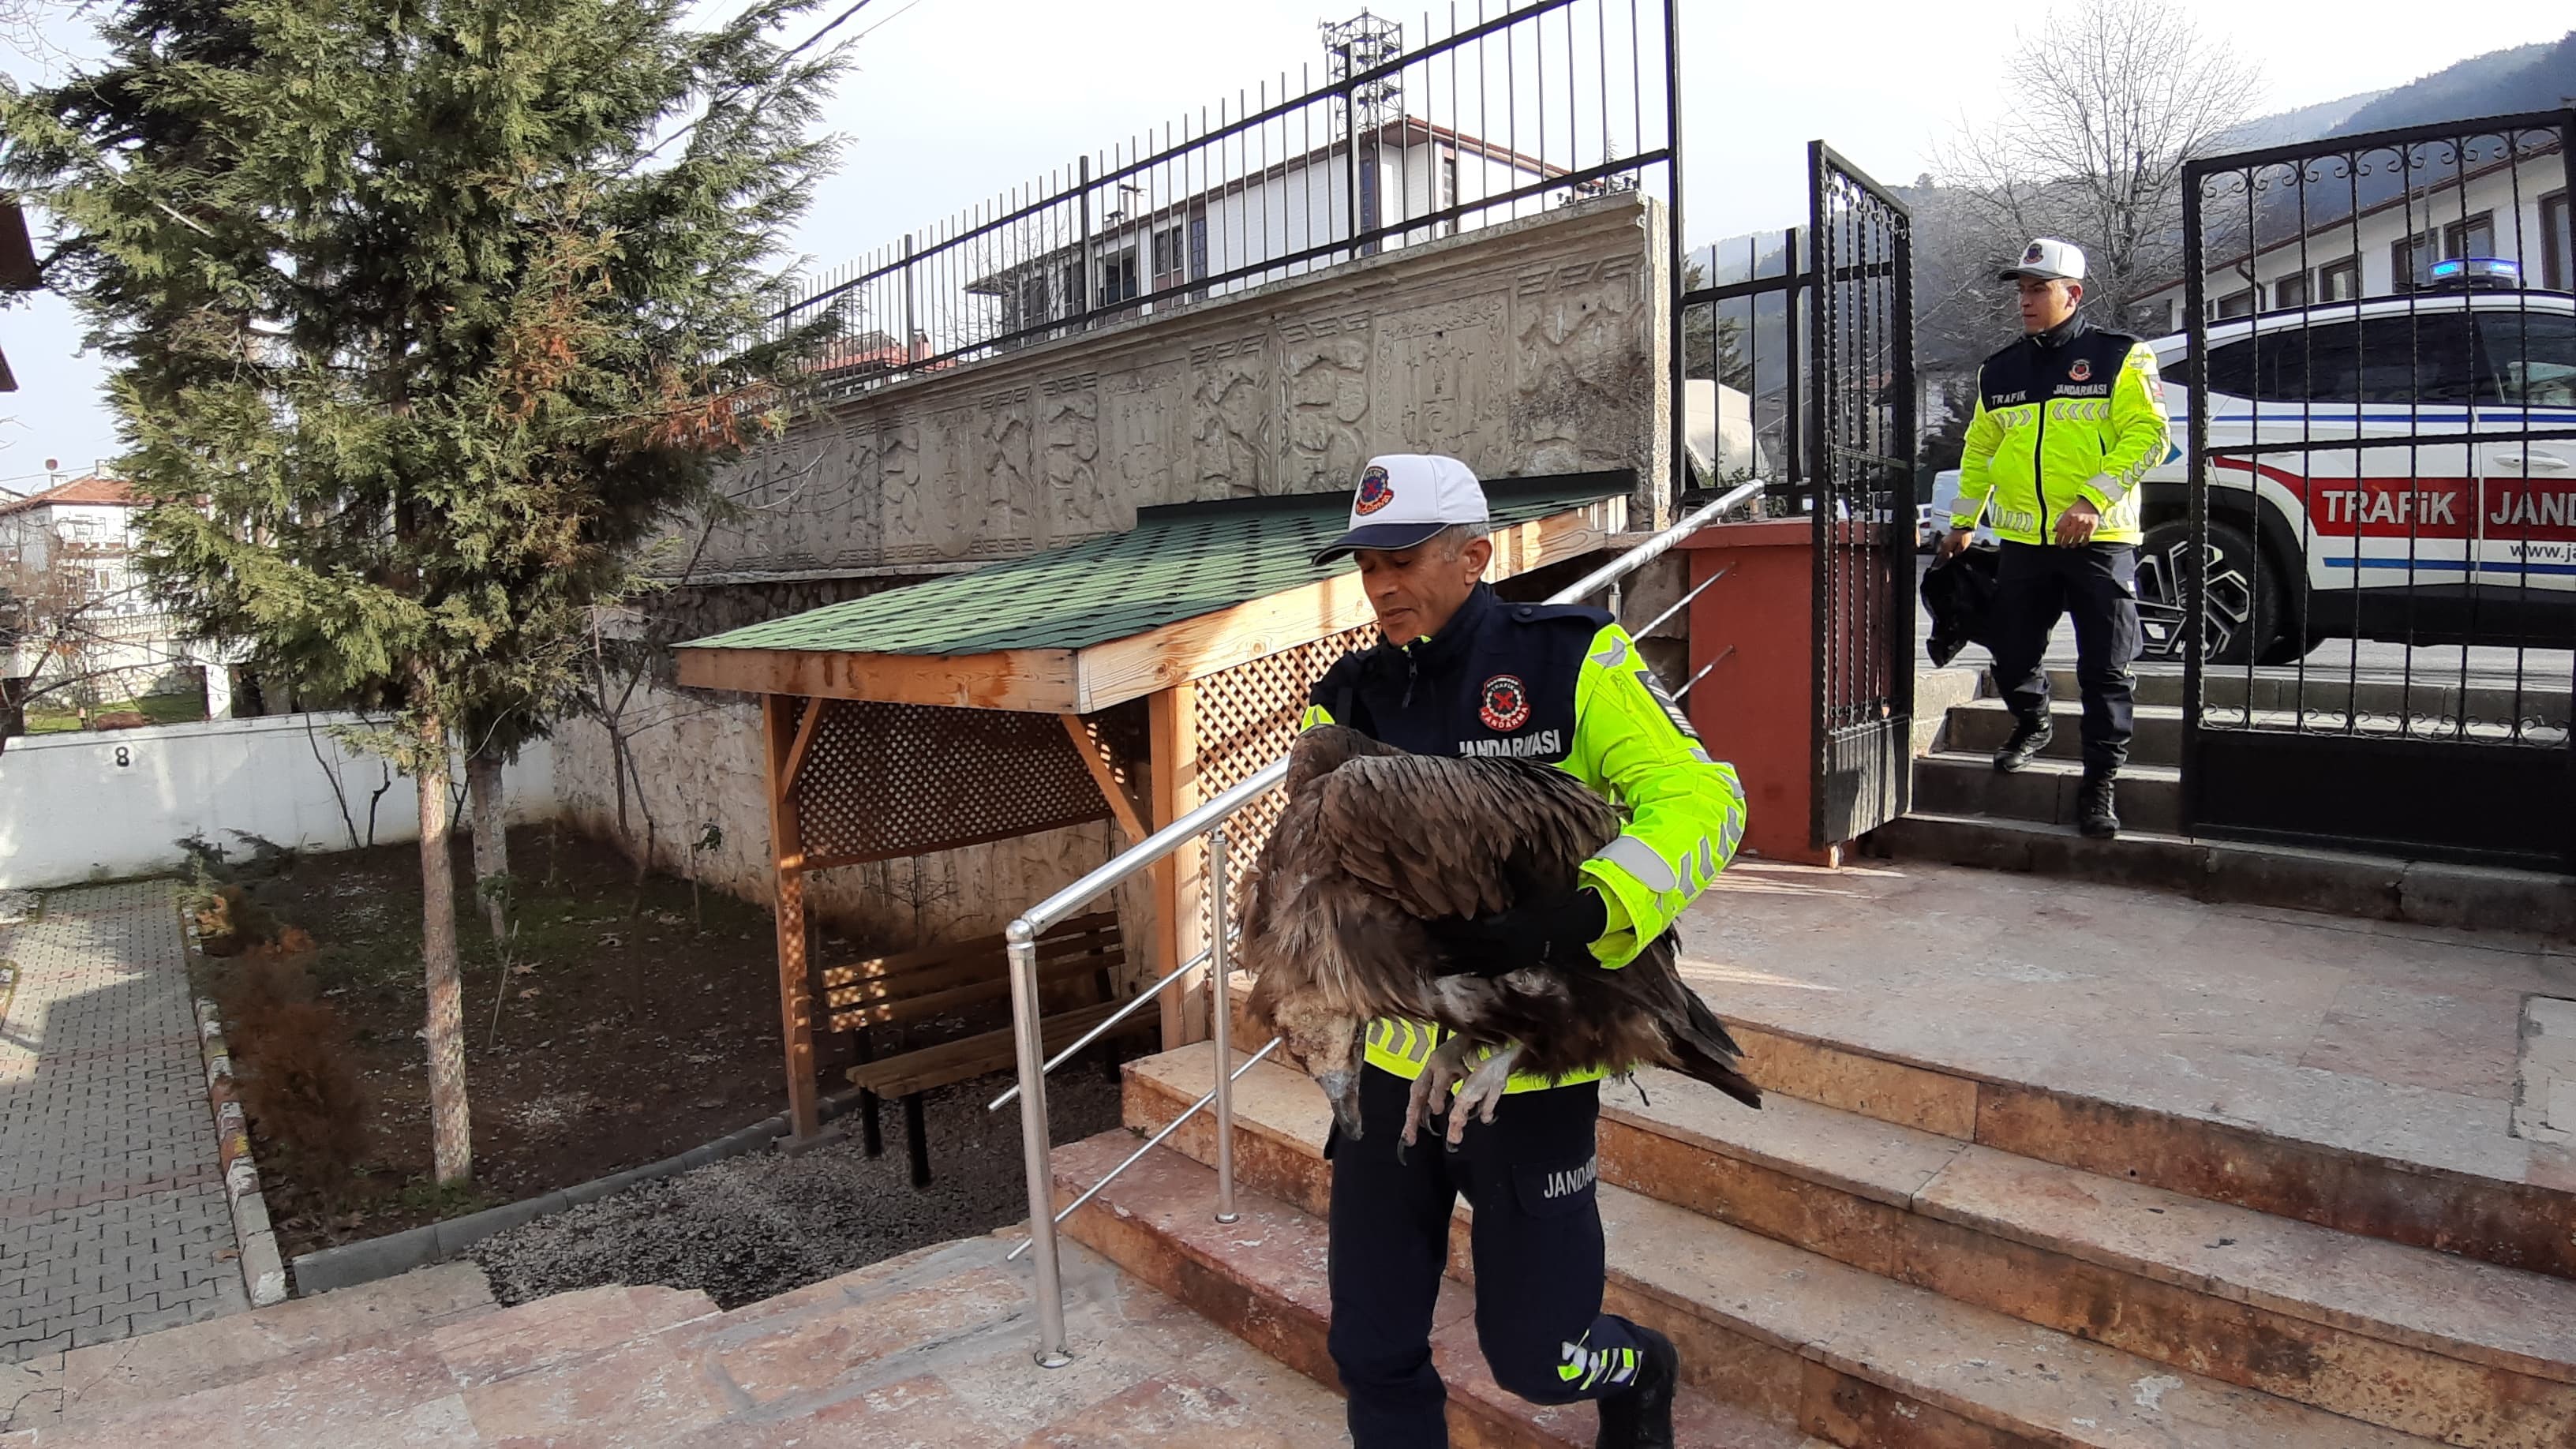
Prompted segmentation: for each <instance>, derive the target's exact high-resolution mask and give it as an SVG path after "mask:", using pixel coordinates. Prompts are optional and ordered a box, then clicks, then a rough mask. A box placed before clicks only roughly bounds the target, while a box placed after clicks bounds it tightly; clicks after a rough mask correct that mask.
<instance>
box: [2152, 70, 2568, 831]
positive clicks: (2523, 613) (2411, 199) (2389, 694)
mask: <svg viewBox="0 0 2576 1449" xmlns="http://www.w3.org/2000/svg"><path fill="white" fill-rule="evenodd" d="M2184 182H2185V193H2186V195H2187V196H2188V197H2189V198H2190V204H2189V205H2188V206H2187V208H2186V211H2185V215H2184V231H2185V235H2184V253H2185V274H2184V279H2183V280H2184V288H2183V293H2184V295H2183V299H2182V305H2183V307H2184V309H2185V313H2186V317H2187V326H2188V350H2187V352H2186V353H2184V354H2183V355H2182V356H2180V357H2177V358H2172V359H2170V362H2171V364H2172V365H2171V366H2169V368H2168V370H2169V372H2172V373H2175V374H2178V375H2179V376H2180V377H2181V378H2183V379H2185V380H2187V381H2188V384H2189V404H2188V413H2187V418H2188V433H2187V437H2188V452H2187V463H2188V472H2189V482H2188V508H2187V512H2176V513H2169V514H2168V515H2167V516H2165V517H2162V518H2158V517H2157V516H2156V503H2155V498H2154V495H2153V494H2152V492H2151V494H2150V500H2149V503H2150V517H2149V520H2148V522H2149V525H2150V526H2149V530H2148V534H2147V539H2146V542H2145V544H2144V546H2143V547H2142V549H2141V554H2140V563H2139V572H2140V589H2141V593H2142V594H2143V595H2146V596H2149V597H2159V596H2161V597H2174V596H2177V595H2179V596H2182V597H2184V598H2185V599H2186V601H2187V603H2188V606H2189V611H2188V615H2187V618H2186V623H2185V629H2184V635H2185V637H2184V638H2183V639H2182V640H2181V641H2180V643H2181V644H2182V645H2183V646H2184V647H2183V651H2182V652H2183V653H2184V654H2185V657H2186V669H2185V672H2186V688H2185V696H2186V710H2187V717H2186V730H2185V737H2184V738H2185V770H2186V788H2185V794H2186V810H2187V812H2188V813H2189V816H2190V818H2191V820H2192V822H2193V823H2194V824H2195V827H2196V828H2202V829H2207V830H2210V831H2213V832H2215V833H2229V832H2235V833H2250V834H2269V835H2288V836H2297V837H2302V838H2318V839H2328V840H2334V841H2340V842H2347V843H2356V844H2364V845H2374V846H2383V847H2385V846H2394V847H2401V848H2404V849H2406V850H2408V851H2411V852H2421V851H2431V852H2437V853H2453V854H2470V855H2488V856H2499V857H2505V858H2513V859H2524V860H2533V859H2542V860H2553V861H2554V860H2564V859H2567V858H2568V852H2569V845H2570V841H2571V835H2570V829H2569V824H2568V819H2569V817H2568V815H2567V813H2566V810H2565V809H2564V808H2563V807H2564V806H2565V805H2566V804H2567V803H2569V802H2568V800H2567V796H2568V781H2569V779H2570V762H2571V757H2570V755H2569V734H2568V715H2569V709H2568V700H2569V694H2570V690H2571V686H2576V652H2571V651H2572V650H2576V296H2571V289H2576V256H2571V250H2570V245H2569V233H2568V219H2567V218H2568V198H2569V196H2570V194H2571V192H2576V111H2560V112H2551V113H2544V114H2537V115H2522V116H2507V117H2496V118H2488V119H2481V120H2474V121H2461V122H2451V123H2445V124H2442V125H2437V126H2426V127H2417V128H2412V129H2408V130H2402V131H2387V132H2379V133H2374V134H2371V135H2364V136H2354V137H2347V138H2336V139H2333V140H2329V141H2325V142H2320V143H2314V144H2307V145H2298V146H2285V147H2278V148H2273V149H2268V150H2262V151H2254V152H2247V153H2242V154H2238V155H2231V156H2220V157H2212V158H2206V159H2203V160H2199V161H2195V162H2193V163H2191V164H2190V166H2189V167H2188V168H2187V169H2186V171H2185V178H2184ZM2177 421H2181V419H2177ZM2365 781H2367V782H2369V783H2368V786H2367V788H2363V787H2362V782H2365Z"/></svg>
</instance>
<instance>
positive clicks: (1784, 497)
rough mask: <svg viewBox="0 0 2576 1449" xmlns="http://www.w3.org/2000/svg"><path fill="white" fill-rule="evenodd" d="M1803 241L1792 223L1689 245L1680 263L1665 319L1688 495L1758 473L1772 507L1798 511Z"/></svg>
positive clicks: (1802, 441)
mask: <svg viewBox="0 0 2576 1449" xmlns="http://www.w3.org/2000/svg"><path fill="white" fill-rule="evenodd" d="M1806 246H1807V243H1806V233H1805V231H1804V230H1803V229H1802V228H1799V227H1794V226H1793V227H1787V228H1783V229H1781V230H1778V231H1769V232H1757V233H1754V234H1752V235H1749V236H1741V237H1733V238H1729V239H1728V240H1726V241H1723V242H1719V243H1717V244H1716V245H1714V246H1709V247H1703V248H1695V249H1693V250H1692V251H1691V253H1690V254H1689V257H1688V259H1687V260H1686V261H1685V262H1684V264H1683V269H1682V275H1681V278H1680V295H1679V296H1677V297H1676V298H1675V304H1676V305H1675V317H1676V326H1677V327H1678V328H1679V332H1680V338H1681V353H1682V375H1683V383H1682V404H1683V415H1684V434H1683V448H1684V451H1683V457H1684V459H1685V461H1686V463H1687V464H1688V469H1689V471H1688V475H1687V479H1686V484H1687V490H1688V491H1689V492H1690V493H1692V494H1698V493H1704V492H1714V491H1717V490H1720V489H1723V488H1727V487H1730V486H1732V485H1733V484H1735V483H1737V482H1740V481H1742V480H1743V479H1746V478H1753V477H1760V478H1765V479H1769V480H1772V482H1773V485H1774V493H1775V496H1774V497H1773V498H1772V500H1771V501H1770V504H1769V506H1770V507H1771V508H1772V509H1773V510H1774V511H1777V512H1795V511H1796V510H1797V508H1798V507H1799V502H1798V500H1799V499H1800V498H1801V497H1802V496H1803V493H1802V491H1801V490H1802V488H1803V483H1802V480H1803V479H1804V478H1805V477H1806V470H1805V466H1804V461H1805V454H1806V431H1805V429H1804V427H1803V425H1802V424H1801V422H1800V419H1799V402H1800V399H1801V397H1802V395H1803V392H1804V389H1805V385H1806V383H1807V380H1808V379H1807V376H1806V374H1805V372H1804V371H1803V370H1802V368H1801V366H1800V362H1799V351H1800V342H1801V339H1802V337H1803V336H1804V334H1805V331H1806V314H1805V310H1804V298H1805V296H1806V292H1805V287H1806V281H1807V271H1806V265H1807V253H1806Z"/></svg>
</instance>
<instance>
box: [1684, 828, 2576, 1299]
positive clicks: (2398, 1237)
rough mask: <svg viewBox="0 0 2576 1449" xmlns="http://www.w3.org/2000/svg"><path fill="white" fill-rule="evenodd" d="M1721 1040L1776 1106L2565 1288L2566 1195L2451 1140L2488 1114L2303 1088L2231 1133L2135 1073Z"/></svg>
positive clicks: (2213, 1110) (1759, 1033) (1787, 1032)
mask: <svg viewBox="0 0 2576 1449" xmlns="http://www.w3.org/2000/svg"><path fill="white" fill-rule="evenodd" d="M2034 828H2035V827H2034ZM2070 838H2071V837H2070ZM2082 843H2083V844H2086V845H2092V844H2096V842H2091V841H2085V842H2082ZM1728 1025H1729V1028H1730V1030H1731V1031H1732V1032H1733V1033H1734V1035H1735V1037H1736V1039H1737V1041H1738V1042H1739V1043H1741V1044H1742V1045H1743V1047H1744V1049H1745V1053H1746V1057H1747V1059H1748V1063H1749V1064H1748V1066H1747V1068H1746V1070H1747V1072H1748V1073H1749V1074H1750V1075H1752V1076H1753V1078H1754V1079H1755V1080H1756V1081H1759V1082H1761V1083H1763V1084H1764V1086H1765V1088H1766V1089H1769V1090H1774V1091H1778V1092H1781V1093H1783V1094H1786V1095H1788V1096H1791V1097H1796V1098H1800V1099H1803V1100H1806V1101H1810V1102H1816V1103H1820V1104H1822V1105H1826V1106H1831V1107H1836V1108H1840V1109H1842V1110H1844V1111H1848V1112H1856V1113H1859V1114H1861V1115H1863V1116H1866V1117H1872V1118H1876V1119H1878V1120H1880V1121H1885V1122H1893V1123H1895V1124H1897V1125H1900V1126H1907V1127H1914V1128H1917V1129H1920V1130H1924V1131H1929V1132H1933V1133H1936V1134H1939V1135H1941V1136H1945V1137H1950V1138H1955V1139H1958V1140H1960V1141H1964V1142H1974V1143H1976V1144H1977V1145H1980V1146H1984V1147H1989V1148H1993V1149H1995V1150H1997V1151H2000V1152H2007V1153H2011V1154H2013V1155H2015V1156H2020V1157H2027V1158H2033V1159H2037V1160H2039V1161H2044V1162H2052V1163H2056V1164H2058V1165H2060V1166H2065V1167H2073V1168H2080V1169H2083V1170H2085V1171H2089V1172H2094V1173H2098V1174H2101V1175H2102V1176H2105V1177H2111V1178H2117V1179H2121V1180H2124V1181H2129V1182H2135V1183H2139V1184H2143V1185H2145V1186H2150V1187H2159V1188H2163V1189H2166V1190H2168V1191H2171V1192H2177V1193H2181V1194H2183V1195H2185V1196H2188V1197H2194V1198H2199V1199H2202V1200H2204V1201H2207V1202H2212V1203H2225V1204H2230V1205H2233V1206H2237V1207H2243V1208H2250V1209H2253V1210H2255V1211H2257V1212H2261V1213H2266V1214H2270V1215H2272V1216H2275V1217H2282V1218H2289V1219H2294V1220H2296V1221H2300V1222H2304V1223H2310V1224H2314V1225H2316V1226H2319V1227H2325V1228H2332V1229H2335V1230H2337V1231H2340V1232H2344V1233H2349V1234H2352V1235H2354V1236H2356V1237H2361V1238H2376V1239H2383V1240H2385V1241H2388V1242H2391V1243H2398V1244H2404V1245H2406V1246H2410V1247H2417V1248H2429V1249H2433V1250H2436V1251H2439V1252H2444V1253H2450V1254H2455V1255H2457V1256H2460V1257H2462V1258H2472V1259H2478V1260H2481V1261H2484V1262H2489V1263H2494V1264H2497V1265H2499V1266H2502V1267H2508V1268H2516V1269H2522V1270H2526V1271H2529V1272H2533V1273H2539V1274H2546V1275H2548V1276H2550V1277H2553V1278H2576V1233H2571V1232H2570V1231H2569V1225H2570V1224H2571V1223H2576V1177H2568V1176H2566V1175H2565V1173H2564V1169H2563V1168H2560V1167H2554V1166H2547V1165H2545V1164H2543V1163H2542V1162H2541V1161H2540V1158H2541V1157H2542V1156H2543V1155H2545V1154H2544V1153H2542V1152H2540V1151H2538V1150H2535V1151H2534V1153H2533V1154H2532V1156H2531V1158H2530V1159H2529V1160H2525V1159H2523V1158H2519V1157H2511V1156H2508V1155H2497V1154H2493V1153H2490V1152H2489V1151H2488V1149H2487V1148H2486V1147H2485V1146H2484V1145H2483V1144H2485V1143H2486V1141H2487V1140H2488V1139H2487V1138H2486V1137H2485V1136H2483V1135H2479V1134H2474V1133H2468V1132H2463V1131H2459V1130H2456V1128H2457V1126H2458V1124H2457V1123H2455V1122H2454V1121H2453V1120H2452V1116H2451V1114H2454V1113H2483V1112H2485V1111H2487V1110H2488V1108H2489V1107H2490V1106H2491V1105H2492V1104H2486V1103H2479V1102H2468V1101H2450V1100H2446V1099H2444V1098H2443V1097H2441V1096H2440V1095H2439V1094H2431V1093H2425V1092H2422V1091H2418V1090H2413V1089H2408V1088H2404V1087H2398V1086H2390V1085H2388V1084H2384V1083H2373V1082H2370V1081H2367V1080H2363V1079H2355V1078H2351V1077H2332V1076H2328V1075H2326V1074H2313V1075H2303V1076H2301V1077H2300V1078H2299V1079H2298V1082H2297V1084H2296V1085H2297V1087H2298V1088H2299V1089H2301V1090H2305V1091H2307V1092H2308V1093H2310V1095H2311V1100H2309V1101H2307V1102H2306V1103H2304V1104H2303V1109H2302V1111H2301V1112H2300V1113H2299V1114H2296V1115H2292V1116H2289V1117H2286V1118H2285V1117H2282V1116H2280V1115H2279V1114H2267V1116H2268V1120H2264V1121H2262V1122H2259V1123H2257V1122H2254V1121H2249V1120H2246V1119H2244V1118H2240V1117H2237V1116H2234V1115H2231V1113H2230V1111H2229V1108H2228V1103H2227V1098H2228V1097H2229V1096H2231V1095H2234V1093H2232V1092H2231V1091H2230V1090H2229V1089H2228V1087H2227V1086H2226V1085H2225V1084H2221V1083H2218V1082H2215V1081H2183V1080H2163V1079H2160V1078H2158V1077H2157V1075H2156V1073H2155V1072H2154V1071H2153V1070H2149V1071H2146V1072H2132V1073H2106V1074H2097V1076H2096V1079H2095V1080H2096V1085H2095V1086H2094V1087H2092V1088H2091V1089H2089V1090H2076V1089H2071V1088H2068V1087H2065V1086H2063V1085H2059V1084H2055V1083H2052V1082H2050V1081H2047V1080H2043V1079H2041V1077H2042V1074H2041V1073H2040V1072H2039V1071H2036V1070H2030V1069H2019V1070H2014V1069H2009V1068H2006V1067H2004V1066H2002V1065H2001V1064H1999V1063H1988V1064H1986V1065H1983V1066H1971V1065H1958V1064H1952V1063H1946V1062H1943V1061H1939V1060H1934V1059H1928V1058H1924V1057H1919V1056H1912V1055H1905V1054H1899V1053H1890V1052H1879V1051H1873V1050H1871V1049H1869V1048H1867V1047H1865V1046H1859V1045H1855V1044H1853V1043H1851V1042H1848V1041H1842V1040H1828V1039H1822V1038H1819V1037H1818V1036H1816V1035H1813V1034H1811V1033H1808V1032H1803V1031H1799V1030H1794V1029H1785V1028H1781V1029H1775V1028H1773V1027H1771V1026H1768V1025H1765V1024H1764V1023H1761V1022H1759V1021H1754V1020H1748V1019H1745V1018H1744V1017H1743V1016H1742V1015H1741V1014H1740V1013H1739V1014H1737V1015H1735V1016H1733V1017H1731V1018H1730V1020H1729V1023H1728ZM2516 1145H2520V1144H2516ZM2508 1174H2515V1175H2508Z"/></svg>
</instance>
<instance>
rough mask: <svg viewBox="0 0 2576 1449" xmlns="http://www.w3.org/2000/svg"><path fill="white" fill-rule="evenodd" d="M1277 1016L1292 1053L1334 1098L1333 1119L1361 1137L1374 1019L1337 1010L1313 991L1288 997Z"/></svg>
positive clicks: (1329, 1095) (1352, 1135) (1350, 1133)
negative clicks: (1363, 1068)
mask: <svg viewBox="0 0 2576 1449" xmlns="http://www.w3.org/2000/svg"><path fill="white" fill-rule="evenodd" d="M1274 1019H1275V1020H1276V1021H1277V1022H1278V1024H1279V1035H1280V1036H1281V1037H1282V1038H1283V1040H1282V1042H1281V1045H1283V1046H1285V1047H1286V1048H1287V1050H1288V1055H1289V1056H1290V1057H1291V1058H1292V1059H1293V1060H1294V1061H1296V1063H1297V1064H1298V1065H1299V1066H1301V1067H1303V1068H1305V1070H1306V1074H1307V1075H1308V1076H1311V1077H1313V1078H1314V1079H1315V1083H1316V1085H1318V1086H1320V1087H1322V1088H1323V1089H1324V1095H1325V1096H1327V1097H1329V1098H1331V1099H1332V1102H1333V1118H1334V1120H1335V1121H1337V1122H1339V1123H1340V1124H1341V1128H1342V1132H1343V1135H1345V1136H1349V1137H1357V1136H1359V1135H1360V1064H1361V1061H1362V1055H1361V1052H1362V1048H1361V1042H1362V1039H1363V1033H1364V1032H1365V1031H1366V1030H1367V1027H1368V1023H1366V1022H1364V1021H1361V1020H1360V1019H1359V1018H1357V1017H1355V1016H1351V1015H1349V1014H1347V1013H1344V1012H1338V1011H1334V1010H1332V1009H1331V1008H1329V1007H1327V1006H1326V1005H1324V1003H1323V1002H1322V1001H1321V1000H1320V999H1319V998H1317V997H1316V996H1314V995H1312V994H1310V993H1299V994H1297V995H1295V996H1291V997H1289V998H1287V999H1284V1000H1282V1001H1281V1002H1280V1003H1279V1010H1278V1014H1277V1016H1276V1017H1275V1018H1274Z"/></svg>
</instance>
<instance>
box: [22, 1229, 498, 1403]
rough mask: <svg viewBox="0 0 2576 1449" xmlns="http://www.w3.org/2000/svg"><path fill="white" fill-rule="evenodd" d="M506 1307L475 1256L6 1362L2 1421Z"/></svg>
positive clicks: (378, 1341) (320, 1354)
mask: <svg viewBox="0 0 2576 1449" xmlns="http://www.w3.org/2000/svg"><path fill="white" fill-rule="evenodd" d="M499 1311H501V1310H500V1309H499V1308H498V1307H497V1306H496V1305H495V1304H494V1303H493V1301H492V1290H491V1288H490V1286H489V1285H488V1284H487V1283H486V1282H485V1281H484V1278H483V1270H482V1269H480V1268H478V1267H476V1266H474V1265H473V1264H471V1263H447V1264H441V1265H439V1266H437V1267H432V1268H421V1269H417V1270H415V1271H413V1272H409V1273H404V1274H401V1275H399V1276H396V1277H392V1278H386V1279H383V1280H380V1281H378V1282H374V1283H368V1284H365V1285H362V1286H360V1287H356V1288H347V1289H343V1290H341V1291H339V1292H336V1293H324V1294H320V1295H318V1296H315V1297H312V1298H294V1299H289V1300H287V1301H286V1302H284V1303H276V1304H271V1305H270V1306H268V1307H266V1308H257V1309H252V1310H251V1311H249V1312H247V1313H235V1314H230V1315H227V1316H226V1317H223V1318H218V1319H212V1320H209V1321H207V1322H203V1323H191V1324H186V1325H184V1326H181V1327H178V1328H168V1329H163V1330H162V1331H160V1332H158V1333H149V1334H144V1335H142V1336H140V1337H137V1338H128V1339H122V1340H119V1341H118V1342H115V1343H101V1344H93V1345H91V1346H89V1347H87V1348H77V1349H73V1350H71V1351H70V1352H68V1353H63V1354H56V1355H51V1356H49V1357H48V1358H46V1359H40V1360H37V1361H35V1362H32V1363H27V1364H20V1365H15V1366H11V1367H6V1368H0V1383H8V1384H9V1385H10V1387H9V1389H8V1391H7V1392H6V1393H5V1394H0V1397H5V1398H6V1399H7V1400H8V1402H5V1403H0V1430H15V1429H29V1428H38V1427H44V1428H53V1429H60V1428H64V1427H67V1426H72V1425H81V1424H89V1423H93V1422H98V1421H102V1420H107V1419H113V1418H116V1417H118V1416H120V1415H125V1414H130V1413H134V1412H137V1411H139V1410H142V1409H147V1408H150V1407H152V1406H153V1405H156V1404H160V1403H163V1402H166V1401H168V1400H171V1399H177V1398H183V1397H185V1396H187V1395H189V1394H193V1393H197V1392H199V1391H201V1390H207V1389H219V1388H224V1387H227V1386H229V1385H233V1384H239V1383H243V1382H246V1381H248V1380H251V1379H254V1378H259V1377H262V1376H264V1375H268V1374H274V1373H280V1372H283V1371H285V1370H287V1369H290V1368H293V1367H295V1366H297V1365H300V1364H308V1363H315V1362H319V1361H321V1360H323V1359H329V1358H337V1357H339V1356H341V1355H343V1354H347V1353H353V1352H356V1351H358V1350H361V1349H365V1348H372V1347H377V1346H381V1345H385V1344H390V1343H394V1342H398V1341H400V1340H402V1339H404V1338H408V1337H410V1336H413V1335H416V1334H422V1333H427V1332H430V1331H432V1330H434V1329H438V1328H441V1327H444V1326H446V1325H449V1324H455V1323H461V1322H464V1321H466V1320H469V1319H475V1318H480V1317H483V1316H485V1315H487V1314H492V1313H496V1312H499Z"/></svg>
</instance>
